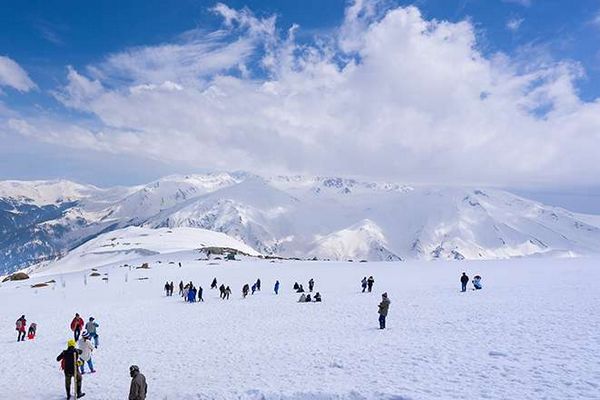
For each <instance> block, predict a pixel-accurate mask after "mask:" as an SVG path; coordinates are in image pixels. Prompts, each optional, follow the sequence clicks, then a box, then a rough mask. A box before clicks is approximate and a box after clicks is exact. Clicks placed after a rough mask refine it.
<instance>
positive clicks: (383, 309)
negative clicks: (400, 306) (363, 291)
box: [379, 297, 390, 317]
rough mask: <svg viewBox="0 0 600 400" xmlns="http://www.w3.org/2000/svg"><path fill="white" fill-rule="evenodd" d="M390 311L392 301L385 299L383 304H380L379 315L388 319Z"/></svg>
mask: <svg viewBox="0 0 600 400" xmlns="http://www.w3.org/2000/svg"><path fill="white" fill-rule="evenodd" d="M389 309H390V299H388V298H387V297H385V298H384V299H383V300H381V303H379V314H380V315H383V316H384V317H387V315H388V311H389Z"/></svg>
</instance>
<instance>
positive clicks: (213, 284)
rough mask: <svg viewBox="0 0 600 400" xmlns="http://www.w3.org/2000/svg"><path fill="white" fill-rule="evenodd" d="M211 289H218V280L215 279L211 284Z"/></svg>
mask: <svg viewBox="0 0 600 400" xmlns="http://www.w3.org/2000/svg"><path fill="white" fill-rule="evenodd" d="M210 288H211V289H216V288H217V278H215V279H213V281H212V283H211V284H210Z"/></svg>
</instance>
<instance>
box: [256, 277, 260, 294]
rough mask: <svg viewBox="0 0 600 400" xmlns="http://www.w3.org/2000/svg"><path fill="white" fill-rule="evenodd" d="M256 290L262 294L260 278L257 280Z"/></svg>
mask: <svg viewBox="0 0 600 400" xmlns="http://www.w3.org/2000/svg"><path fill="white" fill-rule="evenodd" d="M256 290H258V291H259V292H260V278H258V279H257V280H256Z"/></svg>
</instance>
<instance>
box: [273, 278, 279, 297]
mask: <svg viewBox="0 0 600 400" xmlns="http://www.w3.org/2000/svg"><path fill="white" fill-rule="evenodd" d="M273 290H274V291H275V294H279V281H276V282H275V287H274V288H273Z"/></svg>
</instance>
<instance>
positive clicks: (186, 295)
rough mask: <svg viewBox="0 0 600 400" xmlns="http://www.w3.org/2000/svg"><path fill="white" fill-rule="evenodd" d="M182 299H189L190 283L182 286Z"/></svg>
mask: <svg viewBox="0 0 600 400" xmlns="http://www.w3.org/2000/svg"><path fill="white" fill-rule="evenodd" d="M183 300H184V301H190V285H189V284H186V285H185V286H184V287H183Z"/></svg>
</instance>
